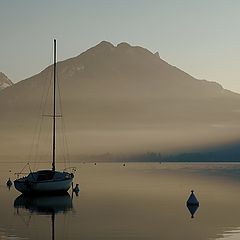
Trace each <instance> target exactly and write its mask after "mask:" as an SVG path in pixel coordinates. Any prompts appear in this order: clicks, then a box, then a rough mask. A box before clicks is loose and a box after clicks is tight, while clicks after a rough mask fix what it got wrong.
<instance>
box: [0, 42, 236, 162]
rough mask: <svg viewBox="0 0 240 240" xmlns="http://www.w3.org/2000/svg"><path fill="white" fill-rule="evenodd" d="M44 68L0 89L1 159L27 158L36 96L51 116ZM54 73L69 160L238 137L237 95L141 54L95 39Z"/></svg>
mask: <svg viewBox="0 0 240 240" xmlns="http://www.w3.org/2000/svg"><path fill="white" fill-rule="evenodd" d="M52 68H53V66H52V65H50V66H47V67H46V68H45V69H44V70H42V71H41V72H39V73H38V74H36V75H34V76H32V77H30V78H27V79H24V80H22V81H20V82H18V83H17V84H15V85H14V86H12V87H11V88H6V89H4V90H2V91H1V93H0V108H1V111H2V112H3V113H4V114H3V115H2V116H1V118H0V130H1V131H3V132H4V133H5V135H6V139H7V140H6V141H5V142H4V143H3V146H4V151H3V153H2V154H4V156H6V155H9V156H12V154H13V153H12V151H11V149H12V146H14V149H17V150H16V154H18V155H19V156H23V153H24V152H27V149H28V148H29V145H31V144H30V137H29V136H32V135H33V133H34V126H35V125H34V122H37V119H38V118H39V116H41V114H43V112H42V110H41V111H40V110H39V109H40V108H41V106H42V99H43V98H46V99H47V100H48V101H47V104H46V109H45V112H44V113H45V114H49V112H51V97H50V93H51V91H52V89H51V88H52V84H51V80H52V75H53V74H52ZM57 73H58V74H57V77H58V79H59V88H60V89H61V96H62V109H63V112H64V116H65V119H66V125H67V126H68V128H67V129H68V134H69V135H70V137H69V138H70V139H72V140H70V145H71V153H72V155H74V156H76V158H77V156H79V155H80V154H89V153H90V154H94V153H96V154H102V153H106V152H113V153H115V152H134V153H139V152H147V151H156V152H171V151H185V150H186V149H193V148H194V149H196V148H198V147H200V148H203V147H204V146H209V145H216V144H222V143H224V142H228V141H235V140H237V139H238V138H239V135H238V131H240V128H239V124H238V122H239V121H240V107H239V104H238V103H239V101H240V95H239V94H237V93H234V92H231V91H229V90H226V89H224V88H223V87H222V86H221V85H220V84H218V83H216V82H210V81H206V80H198V79H195V78H194V77H192V76H191V75H189V74H188V73H186V72H184V71H182V70H181V69H178V68H177V67H175V66H172V65H170V64H169V63H167V62H166V61H164V60H162V59H161V58H160V57H159V55H156V54H154V53H152V52H150V51H149V50H147V49H145V48H142V47H139V46H134V47H132V46H131V45H130V44H128V43H120V44H118V45H117V46H114V45H113V44H111V43H109V42H106V41H102V42H100V43H99V44H97V45H96V46H94V47H92V48H90V49H88V50H86V51H85V52H83V53H81V54H79V55H77V56H76V57H73V58H70V59H67V60H64V61H60V62H58V63H57ZM45 92H48V94H45ZM58 110H59V108H58ZM13 136H14V137H13ZM20 139H24V141H23V142H22V141H21V140H20ZM31 139H32V138H31ZM45 142H46V141H45ZM10 146H11V147H10ZM0 155H1V154H0Z"/></svg>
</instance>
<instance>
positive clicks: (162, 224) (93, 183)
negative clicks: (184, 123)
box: [0, 163, 240, 240]
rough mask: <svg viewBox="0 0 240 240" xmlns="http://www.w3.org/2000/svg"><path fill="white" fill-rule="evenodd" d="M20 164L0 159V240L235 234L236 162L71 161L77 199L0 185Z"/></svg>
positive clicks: (238, 226)
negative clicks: (191, 202) (189, 203)
mask: <svg viewBox="0 0 240 240" xmlns="http://www.w3.org/2000/svg"><path fill="white" fill-rule="evenodd" d="M22 166H23V164H20V163H19V164H16V163H14V164H6V163H5V164H4V163H1V164H0V180H1V185H0V192H1V201H0V216H1V218H0V239H45V240H47V239H85V240H90V239H94V240H95V239H96V240H98V239H104V240H108V239H109V240H110V239H111V240H114V239H130V240H131V239H171V240H174V239H178V240H179V239H186V240H187V239H195V240H198V239H199V240H200V239H201V240H204V239H225V240H234V239H239V238H240V222H239V219H240V211H239V209H240V191H239V189H240V175H239V172H240V164H222V163H221V164H165V163H163V164H159V163H148V164H146V163H127V164H126V166H123V164H121V163H97V165H94V164H93V163H86V164H82V163H81V164H75V166H76V167H77V169H78V171H77V173H76V175H75V183H79V184H80V189H81V191H80V194H79V196H76V195H75V194H74V195H73V196H72V194H71V191H69V195H65V196H60V197H49V198H48V197H44V198H43V197H42V198H31V199H29V198H25V197H23V196H20V195H21V194H20V193H18V192H17V191H16V190H15V189H14V188H11V189H10V190H9V189H8V188H7V187H6V185H5V182H6V180H7V179H8V177H9V176H11V178H12V177H13V174H12V173H9V169H11V170H12V172H14V171H16V172H17V171H19V170H20V169H21V167H22ZM41 167H46V166H40V168H41ZM60 167H61V166H60ZM192 189H194V190H195V193H196V196H197V197H198V199H199V201H200V207H199V208H198V209H197V210H196V212H195V214H194V218H191V214H190V212H189V210H188V209H187V207H186V200H187V198H188V197H189V194H190V191H191V190H192Z"/></svg>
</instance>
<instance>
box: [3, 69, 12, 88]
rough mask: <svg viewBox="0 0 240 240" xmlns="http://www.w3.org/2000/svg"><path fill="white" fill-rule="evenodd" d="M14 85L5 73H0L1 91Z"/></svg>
mask: <svg viewBox="0 0 240 240" xmlns="http://www.w3.org/2000/svg"><path fill="white" fill-rule="evenodd" d="M12 85H13V83H12V81H11V80H10V79H9V78H8V77H7V76H6V75H5V74H4V73H2V72H0V91H1V90H2V89H4V88H6V87H10V86H12Z"/></svg>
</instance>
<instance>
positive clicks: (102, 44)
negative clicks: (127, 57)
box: [95, 41, 114, 48]
mask: <svg viewBox="0 0 240 240" xmlns="http://www.w3.org/2000/svg"><path fill="white" fill-rule="evenodd" d="M95 47H101V48H114V45H113V44H112V43H110V42H108V41H101V42H100V43H99V44H97V45H96V46H95Z"/></svg>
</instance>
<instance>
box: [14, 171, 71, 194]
mask: <svg viewBox="0 0 240 240" xmlns="http://www.w3.org/2000/svg"><path fill="white" fill-rule="evenodd" d="M34 174H35V175H37V173H32V174H29V175H28V176H27V177H24V178H20V179H16V180H15V181H14V186H15V188H16V189H17V190H18V191H19V192H21V193H24V194H36V193H58V192H67V191H68V190H69V188H70V187H71V185H72V181H73V175H71V174H69V173H60V172H56V174H55V175H56V177H53V179H50V180H38V179H37V178H34Z"/></svg>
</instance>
